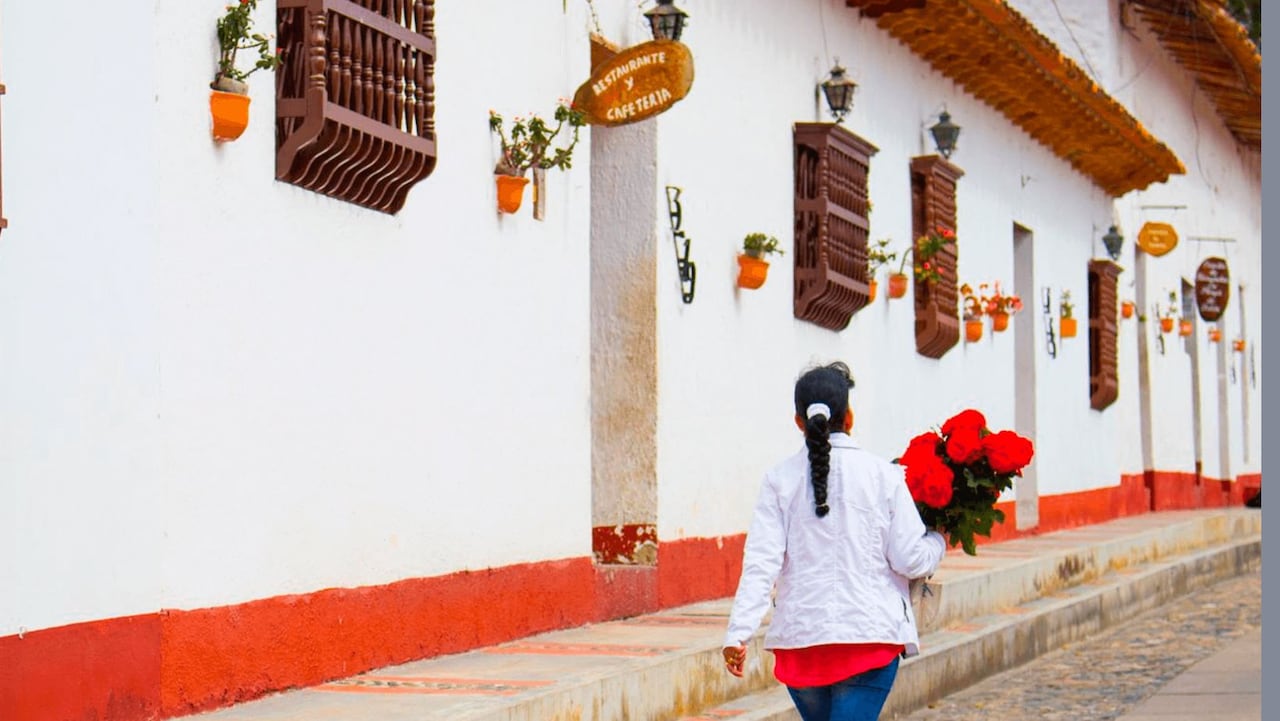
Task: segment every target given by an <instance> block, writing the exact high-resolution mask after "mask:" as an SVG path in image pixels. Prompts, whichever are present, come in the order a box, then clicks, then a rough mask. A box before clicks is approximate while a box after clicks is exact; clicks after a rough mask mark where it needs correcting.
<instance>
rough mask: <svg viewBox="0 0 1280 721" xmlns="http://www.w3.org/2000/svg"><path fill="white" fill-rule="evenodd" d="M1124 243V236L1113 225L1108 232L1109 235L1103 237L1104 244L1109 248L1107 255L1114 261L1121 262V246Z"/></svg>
mask: <svg viewBox="0 0 1280 721" xmlns="http://www.w3.org/2000/svg"><path fill="white" fill-rule="evenodd" d="M1122 243H1124V236H1123V235H1120V233H1119V232H1118V231H1117V230H1116V227H1115V226H1114V225H1113V226H1111V227H1110V228H1109V229H1108V230H1107V234H1106V235H1104V236H1102V244H1103V245H1105V246H1106V247H1107V255H1109V256H1111V259H1112V260H1120V245H1121V244H1122Z"/></svg>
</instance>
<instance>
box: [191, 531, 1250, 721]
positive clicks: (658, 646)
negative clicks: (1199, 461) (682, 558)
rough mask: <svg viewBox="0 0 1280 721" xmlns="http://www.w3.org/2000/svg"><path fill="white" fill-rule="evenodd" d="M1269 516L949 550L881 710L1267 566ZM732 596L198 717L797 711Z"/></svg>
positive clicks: (549, 720)
mask: <svg viewBox="0 0 1280 721" xmlns="http://www.w3.org/2000/svg"><path fill="white" fill-rule="evenodd" d="M1261 528H1262V517H1261V514H1260V513H1259V512H1258V511H1256V510H1251V509H1244V508H1220V509H1205V510H1199V511H1177V512H1166V513H1153V514H1147V515H1143V516H1135V517H1131V518H1125V519H1120V520H1117V521H1112V522H1110V523H1105V524H1099V525H1096V526H1088V527H1082V528H1077V529H1071V530H1067V531H1059V532H1055V533H1049V534H1045V535H1042V536H1036V537H1030V538H1022V539H1017V540H1013V541H1008V542H1005V543H999V544H992V545H989V546H984V547H981V548H980V549H979V553H978V556H976V557H970V556H965V555H963V554H962V553H959V552H953V553H949V554H948V555H947V557H946V559H945V560H944V561H943V564H942V566H941V568H940V569H939V571H938V573H937V574H936V575H935V576H934V578H933V579H932V580H931V581H930V585H931V587H932V590H933V594H932V595H931V596H928V597H924V598H921V599H919V601H918V603H917V604H916V613H917V619H918V623H919V625H920V630H921V635H922V638H921V646H922V649H923V651H922V653H921V655H920V656H917V657H915V658H912V659H910V660H908V661H906V662H904V663H903V664H902V667H901V670H900V672H899V677H898V681H897V683H896V684H895V688H894V693H893V695H892V696H891V698H890V704H889V706H888V707H886V710H885V715H884V717H885V718H893V717H895V716H898V715H901V714H905V713H910V712H911V711H912V710H914V709H919V708H923V707H924V706H926V705H927V704H928V703H930V702H933V701H936V700H937V699H939V698H941V697H943V696H946V695H947V694H949V693H952V692H953V691H956V690H958V689H963V688H966V687H968V686H970V685H972V684H974V683H976V682H978V681H980V680H982V679H984V678H986V677H988V676H991V675H993V674H996V673H999V672H1000V671H1004V670H1006V669H1009V668H1013V667H1015V666H1018V665H1021V664H1023V663H1026V662H1027V661H1029V660H1032V659H1034V658H1036V657H1038V656H1040V655H1042V654H1044V653H1046V652H1048V651H1050V650H1053V649H1056V648H1060V647H1062V646H1063V645H1064V644H1067V643H1073V642H1076V641H1078V640H1080V639H1082V638H1085V637H1088V636H1090V635H1092V634H1094V633H1096V632H1097V631H1099V630H1101V629H1104V628H1107V627H1110V626H1115V625H1117V624H1120V623H1123V622H1124V621H1125V620H1127V619H1130V618H1133V617H1135V616H1137V615H1138V614H1141V613H1143V612H1145V611H1149V610H1151V609H1153V608H1157V607H1159V606H1161V605H1162V604H1165V603H1167V602H1169V601H1171V600H1173V599H1176V598H1178V597H1180V596H1183V595H1185V594H1187V593H1189V592H1191V591H1194V590H1196V589H1200V588H1204V587H1206V586H1209V585H1211V584H1213V583H1216V582H1217V581H1220V580H1223V579H1226V578H1233V577H1236V576H1239V575H1240V574H1241V573H1244V572H1246V571H1250V570H1256V569H1257V568H1258V566H1259V564H1260V562H1261V561H1260V559H1261ZM730 601H731V599H717V600H713V601H706V602H703V603H697V604H692V605H689V606H684V607H681V608H674V609H668V610H665V611H662V612H658V613H654V614H648V615H645V616H640V617H636V618H631V619H625V620H621V621H613V622H609V623H601V624H594V625H589V626H584V627H581V628H574V629H568V630H564V631H556V632H552V633H545V634H540V635H538V636H533V637H530V638H526V639H520V640H517V641H513V642H510V643H505V644H501V645H498V646H494V647H491V648H482V649H477V650H475V651H471V652H468V653H462V654H456V655H451V656H444V657H439V658H433V659H426V660H423V661H416V662H413V663H408V664H404V665H402V666H397V667H394V668H387V669H380V670H377V671H373V672H369V673H363V674H359V675H356V676H353V677H351V678H346V679H336V680H333V681H330V682H329V683H325V684H322V685H320V686H317V687H314V688H309V689H301V690H296V691H290V692H286V693H280V694H275V695H272V696H269V697H266V698H263V699H260V700H257V701H252V702H249V703H244V704H240V705H237V706H233V707H230V708H226V709H222V710H218V711H214V712H210V713H207V714H201V715H198V716H195V717H191V718H196V719H200V721H286V720H288V721H295V720H296V721H375V720H376V721H410V720H412V721H428V720H431V719H440V720H444V719H448V720H449V721H464V720H465V721H623V720H629V721H640V720H643V721H676V720H680V719H683V720H685V721H693V720H694V719H720V720H723V719H729V718H731V719H734V721H791V720H793V719H795V718H796V716H795V712H794V707H793V706H792V704H791V702H790V699H789V698H788V697H787V696H786V693H785V691H784V690H783V689H782V688H781V687H780V686H778V684H777V683H776V682H775V681H774V680H773V677H772V668H771V661H772V655H771V654H769V653H767V652H765V651H764V650H763V648H762V641H763V629H762V631H761V632H760V633H757V634H756V636H755V637H754V638H753V639H752V641H751V642H750V644H749V646H750V658H751V659H752V660H751V661H749V663H748V667H747V675H746V678H744V679H736V678H734V677H732V676H730V675H729V674H727V673H726V672H725V671H724V668H723V662H722V660H721V657H720V643H721V641H722V639H723V635H724V628H725V625H726V622H727V617H728V612H729V606H730ZM1176 688H1177V687H1174V690H1176ZM1255 688H1256V686H1255ZM1215 718H1216V717H1215ZM1254 718H1256V716H1255V717H1254ZM1127 721H1148V719H1146V718H1144V717H1138V718H1135V719H1129V720H1127Z"/></svg>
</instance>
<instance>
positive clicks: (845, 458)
mask: <svg viewBox="0 0 1280 721" xmlns="http://www.w3.org/2000/svg"><path fill="white" fill-rule="evenodd" d="M827 505H828V506H830V508H831V511H830V513H828V514H827V515H826V516H825V517H824V518H819V517H818V516H817V514H816V513H814V500H813V485H812V484H811V483H810V482H809V457H808V449H803V450H801V451H800V452H799V453H796V454H795V455H793V456H791V457H790V458H788V459H786V460H785V461H783V462H782V463H780V464H778V465H777V466H776V467H774V468H773V469H772V470H770V471H769V472H768V473H767V474H765V477H764V484H763V486H762V488H761V489H760V496H759V500H758V501H757V502H756V508H755V516H754V517H753V518H752V521H751V529H750V530H749V531H748V532H747V542H746V548H745V549H744V551H743V561H742V578H741V580H740V581H739V582H738V593H737V595H736V596H735V597H734V600H733V611H732V612H731V613H730V615H729V629H728V632H727V633H726V635H725V644H724V645H725V646H740V645H742V644H745V643H746V642H747V641H748V639H750V638H751V635H752V634H753V633H755V631H756V629H757V628H759V627H760V623H761V622H762V621H763V620H764V616H765V613H766V612H767V611H768V610H769V596H770V591H771V590H772V589H773V587H774V583H775V581H776V582H777V596H776V600H775V602H774V605H775V607H776V608H775V610H774V613H773V620H772V621H771V622H770V625H769V631H768V633H767V634H765V640H764V644H765V648H803V647H806V646H815V645H818V644H828V643H893V644H901V645H903V646H906V649H907V655H908V656H914V655H916V654H917V653H919V652H920V648H919V644H920V637H919V633H918V632H917V631H916V623H915V614H914V613H913V612H912V610H911V600H910V596H909V593H908V590H907V584H908V580H909V579H912V578H922V577H926V576H930V575H932V574H933V572H934V571H935V570H937V568H938V563H939V562H940V561H941V560H942V556H943V553H945V552H946V541H945V540H944V539H943V538H942V536H941V535H940V534H938V533H937V532H936V531H929V530H926V529H925V526H924V523H923V522H921V520H920V513H919V512H918V511H917V510H916V507H915V504H914V502H913V501H912V500H911V493H910V492H909V491H908V490H907V484H906V480H905V479H904V477H903V471H902V466H899V465H895V464H893V463H889V462H888V461H886V460H884V459H881V458H879V457H877V456H874V455H872V454H871V453H868V452H867V451H864V450H862V449H861V448H859V447H858V446H857V445H855V444H854V442H853V440H852V439H851V438H850V437H849V436H848V435H846V434H844V433H833V434H831V472H830V474H829V476H828V478H827Z"/></svg>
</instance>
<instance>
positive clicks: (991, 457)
mask: <svg viewBox="0 0 1280 721" xmlns="http://www.w3.org/2000/svg"><path fill="white" fill-rule="evenodd" d="M982 449H983V450H984V451H985V452H986V454H987V463H989V464H991V470H993V471H995V472H996V473H1018V472H1019V471H1021V470H1022V468H1023V467H1024V466H1026V465H1027V464H1028V463H1030V462H1031V457H1032V456H1033V455H1035V447H1034V446H1032V444H1031V441H1030V440H1028V439H1026V438H1023V437H1022V436H1020V435H1018V434H1017V433H1014V432H1013V431H1000V432H999V433H992V434H991V435H989V436H986V437H984V438H983V439H982Z"/></svg>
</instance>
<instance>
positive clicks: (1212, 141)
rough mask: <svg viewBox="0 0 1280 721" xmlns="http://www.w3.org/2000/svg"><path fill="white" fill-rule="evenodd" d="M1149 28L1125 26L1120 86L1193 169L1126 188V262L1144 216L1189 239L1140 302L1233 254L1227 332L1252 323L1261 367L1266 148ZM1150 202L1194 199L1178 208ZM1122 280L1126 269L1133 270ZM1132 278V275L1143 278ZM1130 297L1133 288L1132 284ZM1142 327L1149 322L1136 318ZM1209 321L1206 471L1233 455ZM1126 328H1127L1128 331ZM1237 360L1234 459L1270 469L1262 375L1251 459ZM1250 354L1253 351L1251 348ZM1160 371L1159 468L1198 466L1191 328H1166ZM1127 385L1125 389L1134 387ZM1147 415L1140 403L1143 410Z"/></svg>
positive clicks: (1125, 352)
mask: <svg viewBox="0 0 1280 721" xmlns="http://www.w3.org/2000/svg"><path fill="white" fill-rule="evenodd" d="M1136 30H1137V37H1136V38H1130V37H1129V36H1128V35H1127V34H1123V33H1122V34H1121V35H1120V47H1121V51H1120V52H1119V53H1118V57H1119V66H1120V76H1121V78H1122V83H1121V84H1122V85H1124V86H1125V87H1124V89H1123V90H1122V91H1121V92H1120V94H1119V95H1118V96H1117V97H1118V99H1119V100H1120V101H1121V102H1122V103H1124V104H1125V105H1126V107H1129V108H1130V109H1131V111H1132V112H1133V114H1134V115H1135V116H1136V117H1137V118H1138V119H1139V120H1140V121H1141V122H1142V123H1143V124H1144V125H1145V126H1146V127H1147V129H1148V130H1150V131H1151V132H1152V133H1153V134H1155V136H1156V137H1158V138H1160V139H1161V140H1163V141H1164V142H1165V143H1166V144H1167V145H1168V146H1169V147H1170V148H1171V149H1172V150H1173V151H1174V152H1175V153H1176V154H1177V155H1178V157H1179V158H1180V159H1181V160H1182V162H1183V164H1184V165H1185V166H1186V168H1187V172H1186V174H1185V175H1181V176H1175V177H1173V178H1170V180H1169V182H1167V183H1163V184H1160V185H1154V186H1151V187H1150V188H1147V189H1146V190H1145V191H1138V192H1134V193H1131V194H1129V195H1126V196H1125V197H1124V198H1121V199H1120V200H1119V201H1118V202H1117V204H1116V205H1117V217H1118V218H1119V220H1120V221H1121V224H1122V228H1123V230H1124V234H1125V237H1126V243H1125V251H1124V252H1125V256H1124V258H1123V259H1122V260H1121V264H1122V265H1127V266H1130V267H1131V266H1132V264H1133V263H1134V260H1133V253H1134V248H1133V241H1135V240H1136V238H1137V235H1138V231H1139V230H1140V229H1141V227H1142V225H1143V224H1144V223H1146V222H1149V221H1155V222H1166V223H1170V224H1172V225H1173V226H1174V228H1175V229H1176V230H1177V232H1178V234H1179V236H1180V241H1179V244H1178V246H1177V247H1175V248H1174V249H1173V250H1172V251H1170V252H1169V253H1168V254H1166V255H1163V256H1160V257H1158V258H1155V257H1147V258H1146V262H1147V269H1148V271H1147V272H1148V288H1149V296H1148V297H1147V298H1145V299H1138V298H1135V300H1139V301H1140V302H1139V306H1140V308H1142V309H1144V310H1145V312H1146V313H1147V314H1148V316H1149V317H1150V316H1151V312H1150V307H1151V304H1152V303H1153V302H1160V303H1165V302H1167V298H1168V292H1169V291H1170V290H1175V291H1178V290H1180V286H1181V281H1182V279H1184V278H1185V279H1187V280H1188V281H1190V282H1191V283H1193V284H1194V282H1195V270H1196V268H1197V267H1198V266H1199V265H1200V263H1201V262H1202V261H1203V260H1204V259H1205V258H1207V257H1210V256H1218V257H1222V258H1225V259H1226V260H1227V263H1228V266H1229V271H1230V274H1231V282H1232V288H1231V298H1230V300H1229V302H1228V306H1227V309H1226V312H1225V313H1224V314H1223V326H1222V327H1223V342H1224V343H1229V341H1230V340H1231V339H1233V338H1236V337H1238V336H1239V335H1240V334H1241V333H1242V332H1243V334H1244V335H1245V336H1246V337H1247V338H1248V340H1249V343H1250V344H1251V345H1253V344H1256V345H1257V346H1258V347H1257V348H1256V349H1255V353H1256V355H1255V360H1256V362H1257V364H1258V367H1259V368H1261V352H1262V348H1261V337H1260V336H1261V293H1260V291H1261V287H1260V284H1261V280H1262V277H1261V261H1262V256H1261V245H1262V208H1261V197H1262V195H1261V169H1260V164H1259V157H1258V155H1257V153H1255V152H1250V151H1247V150H1244V149H1243V148H1241V147H1240V146H1239V145H1238V144H1237V143H1236V141H1235V140H1234V138H1232V137H1231V135H1230V133H1229V132H1228V131H1227V129H1226V126H1225V125H1224V124H1223V122H1222V120H1221V118H1220V117H1219V115H1218V114H1217V111H1216V109H1215V108H1214V107H1213V105H1212V104H1211V103H1210V102H1209V101H1208V99H1207V97H1206V96H1205V95H1204V93H1203V92H1201V91H1200V90H1199V89H1198V88H1197V87H1196V86H1195V84H1194V82H1193V80H1192V78H1191V77H1190V76H1189V75H1188V74H1187V72H1186V71H1185V69H1183V68H1182V67H1181V66H1180V65H1178V64H1177V63H1176V62H1174V61H1173V59H1172V58H1171V57H1170V56H1169V55H1168V54H1167V53H1166V52H1165V51H1164V49H1163V48H1162V47H1161V46H1160V45H1159V44H1158V42H1157V41H1156V39H1155V37H1154V35H1153V33H1152V32H1151V31H1150V29H1149V28H1148V27H1147V26H1146V25H1145V24H1141V23H1139V24H1138V26H1137V28H1136ZM1143 206H1185V207H1184V208H1182V209H1166V208H1159V207H1155V208H1153V207H1146V208H1144V207H1143ZM1197 237H1198V238H1232V239H1234V242H1229V243H1223V242H1215V241H1196V240H1194V239H1195V238H1197ZM1121 278H1122V281H1121V286H1122V289H1124V288H1125V285H1126V279H1125V278H1124V276H1121ZM1128 280H1132V279H1131V278H1130V279H1128ZM1240 285H1244V286H1245V288H1246V293H1245V295H1246V304H1247V308H1246V314H1245V315H1246V318H1247V322H1248V324H1249V326H1248V327H1247V328H1244V329H1242V328H1241V326H1240V294H1239V286H1240ZM1128 297H1131V298H1133V297H1134V296H1133V295H1132V289H1130V293H1129V295H1128ZM1155 325H1156V323H1155V320H1154V318H1150V321H1149V322H1148V323H1147V324H1146V328H1145V332H1146V333H1148V337H1149V338H1152V339H1153V338H1154V336H1155V334H1156V328H1155ZM1122 326H1123V327H1124V328H1125V329H1127V330H1129V331H1130V333H1129V334H1130V335H1133V334H1134V333H1136V332H1139V331H1140V329H1141V326H1140V325H1139V324H1137V323H1135V322H1133V321H1124V322H1123V323H1122ZM1207 327H1208V324H1206V323H1205V322H1204V321H1202V320H1199V319H1198V317H1197V334H1196V336H1195V343H1197V344H1199V347H1200V358H1201V375H1200V383H1201V407H1202V411H1201V415H1202V419H1203V423H1202V425H1203V428H1202V446H1203V452H1204V455H1203V461H1204V472H1205V474H1206V475H1208V476H1210V477H1221V476H1220V470H1219V469H1220V468H1221V467H1222V462H1221V458H1220V455H1219V453H1218V431H1219V424H1218V423H1217V407H1218V391H1217V360H1216V355H1217V352H1218V349H1217V347H1216V346H1214V344H1212V343H1210V342H1209V341H1208V338H1207ZM1122 336H1123V334H1122ZM1125 340H1126V339H1125V338H1123V337H1122V344H1121V356H1122V370H1123V369H1125V368H1126V366H1127V367H1128V369H1130V370H1131V371H1132V372H1133V373H1136V372H1137V371H1136V369H1137V361H1136V356H1137V350H1136V342H1135V343H1128V344H1126V342H1125ZM1227 356H1228V358H1227V360H1228V361H1229V362H1233V363H1235V364H1236V367H1237V371H1236V382H1235V383H1234V384H1232V383H1230V382H1228V385H1227V393H1228V396H1227V397H1228V405H1229V413H1228V418H1229V419H1230V426H1229V428H1228V431H1227V432H1228V434H1229V435H1230V438H1231V444H1232V447H1233V450H1232V452H1231V454H1232V457H1231V458H1230V459H1229V460H1230V463H1229V468H1230V470H1231V475H1232V476H1233V477H1234V476H1235V475H1238V474H1240V473H1257V472H1259V471H1260V470H1261V455H1260V452H1259V444H1260V442H1261V432H1260V431H1261V428H1260V426H1261V412H1260V411H1261V401H1262V395H1261V392H1262V378H1261V374H1260V373H1259V374H1258V376H1257V378H1256V382H1257V385H1256V387H1251V388H1249V389H1248V393H1249V395H1250V408H1249V415H1250V420H1249V424H1248V426H1249V427H1248V429H1247V434H1248V436H1249V438H1250V441H1249V444H1250V447H1251V449H1252V452H1251V456H1250V459H1249V460H1248V461H1245V459H1244V454H1243V439H1244V437H1245V434H1246V429H1245V427H1244V425H1245V424H1244V422H1243V418H1242V415H1243V408H1242V405H1241V404H1242V400H1241V392H1242V387H1241V384H1242V383H1248V374H1247V366H1246V367H1245V371H1246V372H1245V373H1244V374H1243V375H1242V374H1241V372H1240V370H1241V366H1240V362H1241V360H1242V358H1241V357H1240V355H1239V354H1236V353H1232V352H1230V349H1228V352H1227ZM1245 356H1246V358H1245V360H1247V353H1246V354H1245ZM1150 371H1151V377H1152V382H1153V385H1154V387H1155V388H1156V389H1157V392H1156V395H1155V398H1154V399H1153V414H1152V415H1153V425H1152V433H1153V445H1154V447H1153V455H1154V458H1153V465H1154V467H1155V468H1157V469H1159V470H1179V471H1184V472H1192V471H1194V464H1195V458H1194V448H1195V444H1194V438H1193V430H1192V429H1193V426H1192V423H1191V420H1190V419H1191V407H1192V405H1191V390H1190V385H1191V364H1190V358H1189V356H1188V354H1187V353H1186V351H1185V350H1184V345H1183V339H1180V338H1177V337H1176V336H1170V337H1166V352H1165V354H1164V355H1163V356H1162V355H1160V354H1159V353H1158V352H1156V353H1153V355H1152V356H1151V363H1150ZM1122 393H1123V391H1122ZM1133 413H1134V414H1135V415H1136V410H1135V411H1134V412H1133ZM1135 451H1137V449H1136V448H1129V449H1126V453H1125V457H1124V461H1123V464H1124V466H1125V470H1126V471H1127V472H1136V471H1140V470H1142V458H1141V455H1140V452H1139V453H1137V454H1136V455H1135Z"/></svg>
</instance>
